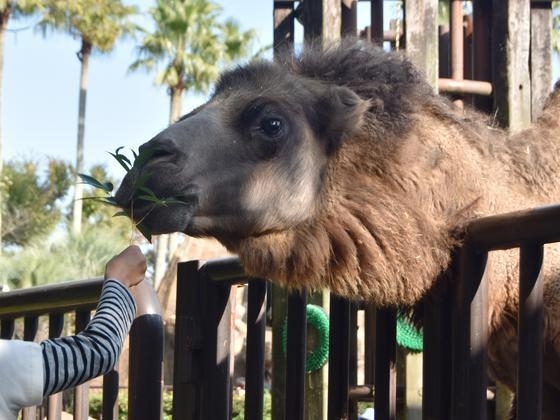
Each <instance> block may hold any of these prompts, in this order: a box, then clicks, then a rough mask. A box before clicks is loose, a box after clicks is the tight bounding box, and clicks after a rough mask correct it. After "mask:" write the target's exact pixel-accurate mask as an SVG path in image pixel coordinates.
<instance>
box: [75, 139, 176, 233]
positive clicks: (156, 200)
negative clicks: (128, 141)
mask: <svg viewBox="0 0 560 420" xmlns="http://www.w3.org/2000/svg"><path fill="white" fill-rule="evenodd" d="M123 148H124V147H122V146H121V147H119V148H117V149H116V150H115V152H114V153H111V152H109V154H110V155H111V156H112V157H113V158H114V159H115V160H116V161H117V162H118V163H119V164H120V165H121V166H122V167H123V169H124V170H125V172H126V173H127V174H128V173H129V172H130V171H131V170H132V168H133V167H134V166H135V165H138V166H142V165H143V164H144V163H145V162H146V161H147V160H148V159H149V158H150V157H152V155H153V151H151V150H149V149H148V150H145V151H142V152H141V153H139V154H138V153H136V152H135V151H134V150H132V154H133V160H131V159H130V158H129V157H128V156H126V155H125V154H123V153H121V150H122V149H123ZM78 176H79V177H80V179H81V180H82V183H83V184H86V185H89V186H90V187H93V188H95V189H98V190H101V191H103V193H105V196H103V197H97V196H92V197H84V198H83V199H84V200H94V201H97V202H100V203H103V204H107V205H110V206H114V207H120V206H119V205H118V203H117V200H116V199H115V197H114V196H113V195H112V192H113V190H114V188H115V186H114V185H113V183H112V182H103V181H100V180H98V179H97V178H95V177H94V176H92V175H87V174H78ZM149 177H150V174H149V173H144V174H142V175H141V176H140V177H138V178H137V179H136V180H135V183H134V186H133V189H132V190H133V191H132V197H134V199H140V200H143V201H147V202H150V203H152V204H153V207H152V210H153V209H155V208H156V207H159V206H168V205H169V204H185V202H184V201H181V200H179V199H177V198H173V197H166V198H160V197H158V196H157V195H156V194H155V193H154V192H153V191H152V190H151V189H150V188H148V187H146V182H147V180H148V179H149ZM148 214H150V212H148V213H147V214H146V215H145V216H144V218H145V217H146V216H147V215H148ZM133 215H134V201H133V202H132V205H131V214H130V219H131V221H132V223H133V226H134V227H136V229H138V231H139V232H140V233H141V234H142V235H143V236H144V237H145V238H146V239H147V240H148V242H151V241H152V233H151V232H150V231H149V229H148V228H147V227H146V226H143V225H142V220H143V219H144V218H142V219H141V220H139V221H138V222H134V217H133ZM113 216H125V217H129V215H128V214H127V213H126V212H124V211H119V212H117V213H115V214H114V215H113Z"/></svg>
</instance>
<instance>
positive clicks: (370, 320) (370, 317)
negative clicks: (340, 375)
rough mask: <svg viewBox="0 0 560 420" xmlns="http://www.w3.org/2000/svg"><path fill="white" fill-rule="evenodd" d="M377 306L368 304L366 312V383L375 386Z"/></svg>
mask: <svg viewBox="0 0 560 420" xmlns="http://www.w3.org/2000/svg"><path fill="white" fill-rule="evenodd" d="M376 312H377V311H376V310H375V306H374V305H373V304H371V303H369V304H367V305H366V307H365V310H364V382H365V383H366V384H373V382H374V381H375V379H374V378H375V337H376V330H375V324H376V322H375V319H376Z"/></svg>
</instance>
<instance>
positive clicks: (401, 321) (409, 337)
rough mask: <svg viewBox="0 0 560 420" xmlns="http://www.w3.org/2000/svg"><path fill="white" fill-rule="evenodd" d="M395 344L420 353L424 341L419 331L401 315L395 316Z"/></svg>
mask: <svg viewBox="0 0 560 420" xmlns="http://www.w3.org/2000/svg"><path fill="white" fill-rule="evenodd" d="M397 343H398V344H399V345H400V346H401V347H404V348H406V349H407V350H410V351H413V352H421V351H422V349H423V347H424V339H423V334H422V331H421V330H417V329H416V328H415V327H414V326H413V325H411V323H410V322H409V321H408V320H407V319H406V317H405V315H403V314H402V313H400V312H399V313H398V314H397Z"/></svg>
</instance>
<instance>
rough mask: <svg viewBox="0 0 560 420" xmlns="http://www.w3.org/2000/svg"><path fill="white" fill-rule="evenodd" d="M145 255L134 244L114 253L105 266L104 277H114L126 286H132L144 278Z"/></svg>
mask: <svg viewBox="0 0 560 420" xmlns="http://www.w3.org/2000/svg"><path fill="white" fill-rule="evenodd" d="M145 273H146V257H145V256H144V254H142V251H140V248H139V247H138V246H136V245H131V246H129V247H128V248H126V249H125V250H124V251H122V252H121V253H120V254H118V255H115V256H114V257H113V258H111V259H110V260H109V262H108V263H107V265H106V266H105V279H109V278H111V279H115V280H118V281H120V282H121V283H123V284H124V285H125V286H126V287H132V286H135V285H136V284H138V283H140V282H141V281H142V280H143V279H144V275H145Z"/></svg>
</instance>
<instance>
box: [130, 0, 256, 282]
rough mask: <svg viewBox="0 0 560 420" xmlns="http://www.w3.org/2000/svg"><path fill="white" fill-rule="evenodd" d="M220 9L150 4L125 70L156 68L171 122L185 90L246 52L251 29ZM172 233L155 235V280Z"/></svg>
mask: <svg viewBox="0 0 560 420" xmlns="http://www.w3.org/2000/svg"><path fill="white" fill-rule="evenodd" d="M221 11H222V9H221V7H220V6H219V5H217V4H215V3H213V2H212V1H211V0H156V5H155V7H153V8H152V9H151V10H150V16H151V18H152V20H153V23H154V30H153V31H151V32H146V33H145V36H144V39H143V40H142V43H141V45H140V46H139V48H138V59H137V60H136V61H134V62H133V63H132V64H131V65H130V70H131V71H135V70H139V69H144V70H147V71H149V72H151V71H153V70H160V71H159V73H158V74H157V77H156V83H158V84H160V85H163V86H166V87H167V91H168V93H169V97H170V105H169V123H170V124H172V123H173V122H175V121H176V120H177V119H178V118H179V117H180V115H181V114H182V105H181V100H182V98H183V94H184V93H185V92H198V93H205V92H206V91H207V90H208V88H209V86H210V84H211V83H212V82H214V81H215V80H216V79H217V77H218V74H219V71H220V68H221V66H222V65H224V64H225V63H228V62H231V61H232V60H235V59H238V58H242V57H244V56H246V55H247V53H248V50H249V46H250V44H251V41H252V40H253V39H254V37H255V32H254V31H252V30H249V31H242V30H241V29H240V28H239V25H238V24H237V23H236V22H234V21H233V20H231V19H229V20H226V21H225V22H221V21H220V19H219V17H220V13H221ZM175 238H176V236H175V235H172V236H171V237H169V236H167V235H162V236H159V237H158V238H157V239H156V241H157V242H156V264H155V268H154V279H155V281H156V282H157V281H159V280H160V279H161V278H162V277H163V274H164V271H165V266H166V262H167V261H168V259H169V257H170V254H171V253H172V252H173V251H174V250H175V248H176V239H175Z"/></svg>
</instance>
